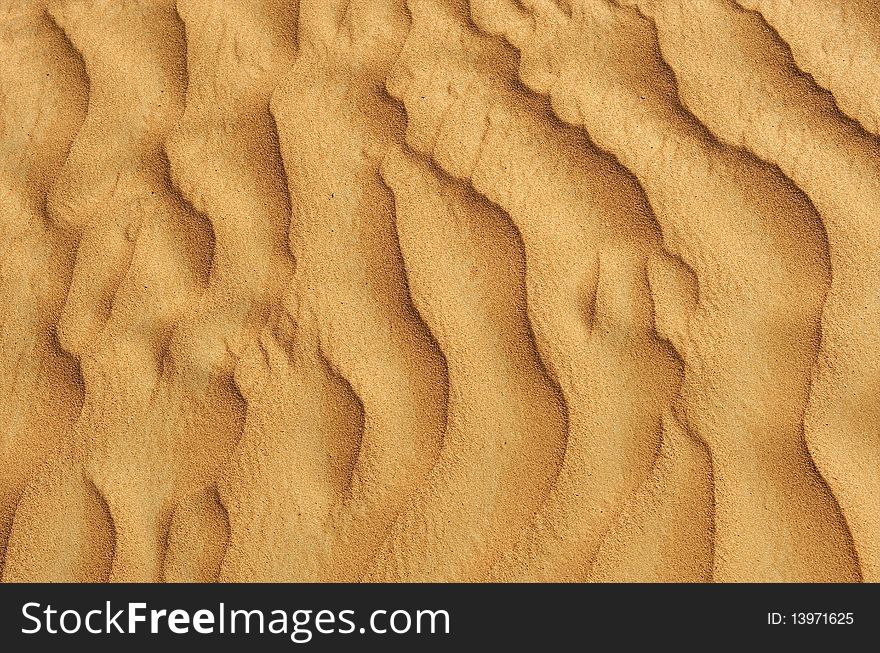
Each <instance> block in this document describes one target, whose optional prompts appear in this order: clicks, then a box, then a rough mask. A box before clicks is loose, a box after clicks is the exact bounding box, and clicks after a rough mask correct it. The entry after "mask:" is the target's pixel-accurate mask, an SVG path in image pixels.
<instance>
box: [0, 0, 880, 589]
mask: <svg viewBox="0 0 880 653" xmlns="http://www.w3.org/2000/svg"><path fill="white" fill-rule="evenodd" d="M871 9H872V6H871V3H870V2H869V1H868V0H864V1H862V0H858V1H856V2H852V3H850V2H844V1H843V0H822V1H821V2H819V3H817V11H816V12H815V13H813V12H810V11H798V10H797V9H796V8H795V6H794V5H792V4H791V3H785V2H777V1H775V0H761V1H754V2H752V1H745V0H740V1H739V2H733V0H695V1H691V0H688V1H684V0H626V1H618V2H612V1H611V0H568V1H565V2H562V1H556V0H520V1H515V0H470V1H465V0H408V1H406V2H404V0H379V1H376V0H344V1H343V0H332V1H329V2H328V1H326V0H323V1H318V0H315V1H310V0H299V1H297V0H233V1H230V2H221V1H220V0H177V1H175V0H153V1H149V2H148V1H146V0H142V1H134V2H124V3H123V2H117V1H115V0H34V1H28V0H0V47H2V49H3V54H4V57H3V60H2V61H3V63H2V64H0V128H2V134H3V138H2V145H0V153H2V154H0V174H2V177H3V181H4V183H3V184H2V191H0V201H2V203H3V208H4V211H3V217H2V218H0V220H2V222H0V225H2V226H0V306H2V307H3V312H2V314H0V374H2V376H0V380H2V381H3V384H4V385H3V387H4V390H5V393H4V396H3V398H2V400H0V420H2V422H0V429H2V430H0V465H2V468H0V574H2V579H3V580H6V581H16V580H19V581H21V580H71V581H87V580H99V581H103V580H110V581H171V582H173V581H212V580H224V581H269V580H282V581H290V580H301V581H346V580H365V581H419V580H428V581H510V580H518V581H535V580H546V581H574V582H577V581H586V580H589V581H604V582H614V581H686V582H705V581H713V580H714V581H858V580H871V581H873V580H878V573H880V548H878V547H880V511H878V507H877V506H878V505H880V474H878V471H880V437H878V433H880V413H878V410H880V409H878V406H877V400H876V399H875V398H874V396H873V392H872V389H873V387H874V385H875V384H876V380H877V379H878V378H880V367H878V366H880V341H878V336H877V335H876V332H875V330H874V329H873V324H874V323H876V322H877V320H875V319H873V318H874V317H875V314H876V313H877V311H878V310H880V303H878V300H877V297H878V296H880V295H878V293H877V290H878V284H880V277H878V273H877V265H876V263H877V260H878V258H877V253H878V243H877V237H876V236H875V234H876V233H880V230H878V229H876V226H877V225H876V224H875V222H876V221H877V218H876V216H877V215H878V209H880V163H878V162H880V158H878V154H880V152H878V142H880V141H878V140H877V139H878V120H880V117H878V111H880V109H878V108H877V107H876V97H875V96H876V93H872V92H871V91H870V89H872V88H873V87H874V86H876V84H873V85H872V83H873V82H876V80H877V76H878V75H880V68H878V62H877V61H876V52H875V51H874V50H875V48H872V47H871V44H873V43H875V42H876V41H877V39H878V38H880V31H878V25H877V21H876V20H875V19H874V18H873V13H872V12H871Z"/></svg>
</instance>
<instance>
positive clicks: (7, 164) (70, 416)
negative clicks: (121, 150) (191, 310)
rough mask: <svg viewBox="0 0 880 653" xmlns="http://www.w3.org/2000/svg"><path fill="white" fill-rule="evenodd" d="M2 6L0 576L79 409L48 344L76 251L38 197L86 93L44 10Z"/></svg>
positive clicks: (77, 394)
mask: <svg viewBox="0 0 880 653" xmlns="http://www.w3.org/2000/svg"><path fill="white" fill-rule="evenodd" d="M6 5H7V6H5V7H3V8H2V9H3V10H4V11H3V13H2V22H0V30H2V32H0V47H2V48H3V57H2V60H3V66H2V68H0V88H2V89H3V90H2V92H0V116H2V117H0V121H2V146H0V178H2V180H3V182H2V188H3V190H2V194H0V205H2V211H0V214H2V218H0V220H2V223H0V386H2V388H3V396H2V399H0V423H2V430H0V470H2V472H0V576H2V575H3V563H4V560H5V557H6V556H5V553H6V545H7V541H8V538H9V535H10V532H11V529H12V521H13V516H14V513H15V509H16V507H17V506H18V504H19V502H20V501H21V497H22V493H23V492H24V491H25V488H26V486H27V484H28V483H29V482H30V481H32V480H33V479H34V477H35V476H36V475H37V474H38V473H39V472H40V471H41V470H42V468H43V467H44V466H45V465H46V464H47V463H48V462H49V460H50V459H51V458H52V457H54V456H55V455H56V453H57V449H58V447H59V445H60V443H61V441H62V440H63V439H64V438H65V436H66V434H68V433H69V432H70V429H71V427H72V424H73V421H74V419H75V418H76V415H77V413H78V412H79V409H80V406H81V404H82V382H81V379H80V377H79V370H78V367H77V365H76V362H75V361H74V360H72V359H71V358H70V357H68V356H67V355H65V353H64V352H63V351H61V349H60V347H59V346H58V342H57V340H56V338H55V324H56V322H57V321H58V317H59V314H60V311H61V306H62V304H63V302H64V298H65V295H66V293H67V286H68V283H69V279H70V271H71V268H72V264H73V257H74V253H75V250H74V247H73V243H72V242H71V241H70V239H69V238H68V237H67V236H66V234H64V233H63V232H62V231H61V230H59V229H58V228H57V226H56V225H54V224H53V223H52V220H51V217H50V216H49V215H48V214H47V211H46V198H47V194H48V192H49V189H50V187H51V184H52V180H53V179H54V177H55V175H57V174H58V171H59V170H60V169H61V167H62V165H63V163H64V160H65V159H66V158H67V153H68V151H69V148H70V144H71V142H72V140H73V138H74V136H75V135H76V133H77V131H78V130H79V128H80V125H81V123H82V120H83V116H84V114H85V108H86V97H87V95H88V79H87V78H86V76H85V71H84V69H83V64H82V61H81V59H80V58H79V56H78V55H77V53H76V52H74V51H71V49H70V47H69V44H68V42H67V40H66V38H65V37H64V35H63V32H61V31H60V30H59V29H58V27H57V26H56V25H55V24H54V22H53V21H52V20H51V18H50V17H49V16H48V15H46V13H45V7H43V6H41V5H40V4H39V3H17V2H16V3H6ZM34 90H36V91H37V92H36V93H35V92H34Z"/></svg>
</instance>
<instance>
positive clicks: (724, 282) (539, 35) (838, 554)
mask: <svg viewBox="0 0 880 653" xmlns="http://www.w3.org/2000/svg"><path fill="white" fill-rule="evenodd" d="M474 4H477V3H474ZM539 4H540V3H539ZM575 16H576V19H575V20H571V21H568V20H566V19H564V18H561V17H560V16H559V15H558V14H552V13H550V12H547V11H544V10H542V9H541V8H540V7H539V8H538V10H537V13H536V14H535V15H534V17H533V18H534V20H535V25H536V26H537V27H536V28H535V29H534V31H533V32H532V33H531V34H530V35H528V34H529V33H528V31H527V30H529V29H530V26H529V25H528V24H525V25H524V24H522V23H513V22H509V23H508V24H506V25H504V24H501V23H498V22H496V24H495V29H504V31H505V33H506V34H507V36H508V37H509V38H511V39H512V40H513V41H514V42H515V44H516V45H518V46H519V47H520V48H521V49H522V75H523V79H524V81H525V82H526V84H528V85H530V86H532V87H533V88H535V90H537V91H539V92H546V93H549V94H550V96H551V99H552V101H553V103H554V109H555V110H556V111H557V113H559V114H560V115H561V116H562V117H564V118H567V119H569V120H574V121H575V122H579V123H581V124H583V125H584V126H585V128H586V129H587V130H588V132H589V133H590V135H591V136H592V137H593V139H594V140H595V141H596V142H597V143H598V144H599V145H600V146H601V147H603V148H604V149H607V150H609V151H611V152H612V153H614V154H615V155H616V156H617V157H618V158H619V159H620V161H621V162H622V163H623V164H624V165H626V166H627V167H628V168H629V169H630V170H632V171H633V173H634V174H635V175H636V177H637V178H638V179H639V181H640V183H641V185H642V186H643V188H644V189H645V192H646V193H647V197H648V199H649V201H650V202H651V205H652V207H653V209H654V212H655V214H656V216H657V219H658V221H659V222H660V225H661V228H662V229H663V235H664V242H665V243H666V245H667V246H668V247H669V248H670V250H671V251H672V252H673V253H675V254H677V255H680V256H681V258H682V259H683V260H684V261H685V262H686V263H687V264H688V265H689V266H690V267H691V268H692V269H693V270H694V272H695V274H696V277H697V280H698V283H699V288H700V297H699V303H698V304H697V305H696V307H695V310H694V311H693V312H692V313H686V312H682V311H681V310H680V309H681V307H682V305H683V304H682V302H681V298H679V297H676V294H677V293H676V289H675V288H674V287H673V286H669V285H668V284H669V280H668V277H669V272H670V270H669V266H667V265H657V264H655V265H652V270H651V286H652V291H653V294H654V298H655V303H656V305H657V312H658V319H659V321H660V322H661V323H665V324H666V326H667V329H672V332H673V333H669V334H668V335H670V337H671V338H672V339H673V344H674V346H675V347H676V349H677V350H678V351H679V352H680V353H681V355H682V357H683V359H684V361H685V380H684V385H683V388H682V400H681V402H679V405H678V409H679V412H680V414H681V416H682V418H683V419H684V421H685V422H686V423H687V424H688V425H689V426H690V427H691V428H693V430H694V432H695V433H696V434H697V435H699V437H701V438H703V439H704V440H705V441H706V443H707V444H708V445H709V448H710V451H711V453H712V458H713V470H714V473H715V501H716V510H715V522H716V530H715V533H716V546H715V558H716V560H715V577H716V578H717V579H720V580H724V579H726V578H765V579H766V578H776V579H779V580H782V579H795V578H801V579H816V580H823V579H825V580H831V579H853V578H858V568H857V566H856V564H855V560H854V557H853V555H852V550H851V547H850V545H849V542H848V540H847V534H846V527H845V525H844V523H843V521H842V519H841V518H840V516H839V512H838V510H837V505H836V503H835V502H834V500H833V498H832V497H831V496H830V495H829V494H828V491H827V488H826V487H825V486H824V484H823V482H822V479H821V477H819V476H818V475H817V474H816V473H815V469H814V468H813V466H812V464H811V461H810V460H809V455H808V454H807V452H806V448H805V445H804V442H803V425H802V419H801V416H802V414H803V407H804V405H805V402H806V398H807V391H808V388H809V383H810V375H811V370H812V367H813V363H814V360H815V357H816V349H817V344H818V338H819V315H820V311H821V307H822V303H823V299H824V294H825V289H826V287H827V284H828V270H827V268H828V263H827V260H826V256H827V254H826V252H825V248H824V244H825V243H824V236H823V234H822V230H821V223H820V222H819V220H818V217H817V216H816V215H815V213H814V212H813V211H812V210H811V206H810V204H809V202H807V201H806V200H805V199H804V198H803V196H802V195H800V194H799V193H798V192H797V189H795V188H792V187H791V186H790V185H789V184H787V183H786V180H785V179H784V178H783V177H782V176H781V175H779V174H778V173H776V172H775V171H774V170H773V169H771V168H768V167H766V166H764V165H762V164H761V163H760V162H759V161H756V160H754V159H752V158H750V157H749V156H747V155H744V154H743V152H742V151H741V150H734V149H732V148H728V147H725V146H723V145H721V144H720V143H718V142H717V141H715V140H714V139H712V138H711V136H710V135H709V134H708V133H707V132H706V131H705V129H704V128H703V127H702V126H701V125H700V124H699V123H697V122H696V121H695V120H694V119H693V117H692V116H691V115H690V114H689V113H688V112H687V111H685V110H684V109H683V108H682V107H681V105H680V104H679V103H678V100H677V96H678V87H677V86H676V81H675V79H674V77H672V75H671V74H670V72H669V70H668V69H667V68H666V66H665V63H664V61H663V59H662V57H661V56H660V52H659V49H658V46H657V42H656V38H655V35H654V29H653V25H652V24H651V23H650V22H648V21H646V20H645V19H644V18H643V17H642V16H641V15H640V14H638V13H635V12H632V11H630V10H624V9H622V8H619V7H617V6H615V5H611V4H608V3H605V2H600V1H598V0H597V1H595V2H593V1H590V2H586V1H585V2H582V3H580V9H579V11H576V12H575ZM511 20H513V19H511ZM487 27H490V28H491V27H492V26H491V25H487ZM550 44H553V48H552V52H553V57H552V59H550V58H549V56H548V54H547V50H546V49H547V48H549V47H550ZM616 71H619V72H616ZM771 197H772V198H773V199H772V200H771V199H770V198H771ZM781 218H782V219H781ZM746 252H748V255H745V253H746ZM740 254H743V255H740ZM672 307H675V310H673V311H672V312H671V314H670V313H669V309H670V308H672ZM665 313H666V315H664V314H665ZM674 334H679V335H678V337H676V336H675V335H674ZM783 352H784V353H783ZM758 361H760V363H758ZM756 365H757V366H758V367H757V368H756V367H755V366H756ZM756 369H760V372H758V373H756ZM817 522H820V523H822V524H823V525H824V527H823V528H821V529H816V528H815V524H816V523H817ZM807 541H810V542H812V544H811V546H809V547H807V546H805V545H804V542H807ZM817 558H821V560H822V564H816V559H817Z"/></svg>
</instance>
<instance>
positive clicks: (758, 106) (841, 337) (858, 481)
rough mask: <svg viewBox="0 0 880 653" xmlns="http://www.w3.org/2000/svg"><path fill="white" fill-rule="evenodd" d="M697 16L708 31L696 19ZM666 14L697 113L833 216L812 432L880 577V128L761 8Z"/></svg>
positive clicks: (671, 44) (673, 52)
mask: <svg viewBox="0 0 880 653" xmlns="http://www.w3.org/2000/svg"><path fill="white" fill-rule="evenodd" d="M696 22H699V23H700V24H701V25H702V26H703V29H702V30H701V31H696V30H689V29H688V28H687V26H688V25H690V24H695V23H696ZM657 23H658V29H659V30H660V36H661V43H662V46H663V48H664V52H665V53H666V55H667V57H668V59H669V60H670V62H671V63H672V65H673V66H674V67H675V68H676V72H677V74H678V75H679V78H680V79H681V80H682V93H683V97H684V99H685V101H686V102H687V103H688V105H689V106H690V107H691V108H692V110H693V111H695V112H696V113H698V114H699V115H700V117H701V119H703V120H704V121H705V122H706V123H707V124H708V125H710V126H711V127H712V129H713V130H714V131H715V132H716V133H718V134H719V135H720V136H721V137H722V138H724V139H726V140H729V141H731V142H736V143H742V144H744V145H745V146H746V147H748V148H749V149H750V150H752V151H754V152H756V153H757V154H758V155H760V156H761V157H763V158H765V159H766V160H768V161H772V162H773V163H775V164H777V165H778V166H779V167H780V168H781V169H782V170H783V171H784V172H785V173H786V174H788V175H789V176H790V177H791V178H792V179H793V180H794V181H795V182H796V183H797V184H798V185H799V186H800V187H801V188H802V189H804V191H805V192H806V193H807V194H808V196H809V197H810V199H811V200H812V202H813V204H814V205H815V206H816V208H817V209H818V211H819V212H820V214H821V216H822V219H823V221H824V224H825V228H826V230H827V234H828V241H829V246H830V255H831V263H832V271H833V282H832V284H831V287H830V291H829V294H828V299H827V302H826V304H825V310H824V314H823V322H822V327H823V329H822V353H821V355H820V357H819V360H818V365H817V369H816V373H815V376H814V379H813V383H812V392H811V396H810V402H809V405H808V407H807V413H806V417H805V428H806V437H807V441H808V442H809V445H810V450H811V452H812V453H813V455H814V457H815V458H816V464H817V466H818V468H819V470H820V471H821V472H822V474H823V475H824V476H825V478H826V479H827V481H828V484H829V485H830V487H831V489H832V490H833V491H834V494H835V496H836V497H837V500H838V501H839V503H840V504H841V509H842V510H843V513H844V515H845V516H846V519H847V522H848V524H849V527H850V529H851V531H852V535H853V537H854V538H855V543H856V548H857V550H858V554H859V557H860V559H861V563H862V566H863V571H864V573H865V575H866V577H869V578H876V577H877V569H878V563H880V559H878V557H877V556H878V549H877V541H878V533H880V522H878V521H877V516H876V510H874V509H873V508H872V507H871V506H874V505H876V504H877V502H878V501H880V481H878V476H877V473H876V470H877V469H878V465H880V440H878V437H877V433H878V428H880V423H878V409H880V404H878V402H877V400H876V399H875V398H874V397H872V396H871V393H870V392H868V391H867V388H870V387H873V385H874V384H876V382H877V379H878V378H880V357H878V351H880V340H878V336H877V334H876V333H875V331H874V330H873V329H865V328H863V325H865V324H871V323H873V322H874V321H875V320H876V319H877V317H878V314H880V303H878V301H877V297H878V292H877V291H878V288H880V276H878V273H877V260H878V254H880V241H878V238H877V233H878V230H877V228H876V223H877V215H878V211H880V163H878V161H880V158H878V154H880V148H878V145H877V142H876V140H875V139H874V138H873V137H872V136H870V135H867V134H865V133H864V132H863V131H862V129H861V128H859V127H858V126H857V125H855V124H853V123H851V122H850V121H848V120H845V119H841V116H840V114H839V112H838V110H837V108H836V106H835V105H834V102H833V99H832V98H830V97H829V96H828V95H827V93H825V92H823V91H822V90H821V89H819V88H817V87H816V85H815V83H814V82H813V80H811V79H810V78H808V77H806V76H803V75H800V76H798V75H795V74H792V70H793V62H792V61H791V56H790V53H789V52H787V51H786V50H785V49H784V48H782V47H780V45H779V43H778V42H777V41H775V40H774V39H773V37H772V35H771V34H768V33H767V31H766V29H765V27H764V25H763V24H762V23H761V21H760V19H759V18H758V17H757V16H755V15H754V14H752V13H748V12H743V11H740V10H738V9H737V8H735V7H731V6H730V5H729V4H727V3H722V2H719V1H712V2H709V1H708V0H707V1H705V2H701V3H698V4H696V5H693V6H690V5H689V6H687V7H684V6H678V5H676V4H675V3H668V6H665V8H664V10H663V11H658V13H657ZM709 34H711V35H712V36H711V38H707V37H708V35H709ZM685 52H686V53H687V54H686V55H685ZM702 62H711V65H708V66H706V65H701V63H702ZM707 71H711V72H710V73H709V74H707ZM743 71H748V79H749V81H750V84H754V83H755V82H757V83H758V84H760V88H762V89H763V90H764V92H762V93H761V94H760V95H759V94H757V93H754V92H749V91H748V90H747V89H748V88H756V87H755V86H748V87H747V86H745V85H744V84H743V83H742V82H743V80H744V73H743ZM734 89H736V90H734ZM725 93H731V95H725ZM710 97H711V98H712V99H711V100H710V99H709V98H710ZM719 98H722V100H719ZM733 107H735V111H732V110H731V109H732V108H733ZM829 170H834V174H827V171H829ZM844 470H846V471H844Z"/></svg>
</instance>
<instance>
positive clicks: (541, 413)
mask: <svg viewBox="0 0 880 653" xmlns="http://www.w3.org/2000/svg"><path fill="white" fill-rule="evenodd" d="M381 173H382V177H383V179H384V180H385V182H386V183H387V184H388V185H389V186H390V188H391V189H392V190H393V192H394V197H395V205H396V216H397V219H396V225H397V232H398V234H399V237H400V244H401V250H402V253H403V259H404V263H405V266H406V271H407V275H408V278H409V280H410V287H411V289H412V292H413V296H414V301H415V305H416V307H417V308H418V310H419V311H420V313H421V314H422V315H423V316H425V319H426V321H427V322H428V324H429V326H430V328H431V330H432V333H433V334H434V336H435V337H436V339H437V341H438V342H439V344H440V348H441V350H442V351H443V353H444V356H445V359H446V361H447V365H448V369H449V404H448V418H447V424H446V431H445V433H444V436H443V447H442V449H441V451H440V459H439V462H438V463H437V465H436V466H435V467H434V469H433V470H432V473H431V476H430V478H429V479H428V482H427V484H426V486H425V487H424V488H423V489H422V490H421V491H420V492H419V493H418V494H417V495H415V496H414V497H413V499H412V502H411V504H410V505H409V506H408V507H407V510H406V511H405V512H404V514H403V515H401V517H400V518H399V519H398V520H397V522H396V524H395V526H394V528H393V530H392V532H391V535H390V537H389V539H388V540H387V541H386V542H385V544H384V546H383V548H382V551H381V552H380V556H379V560H378V562H377V565H376V568H375V569H374V570H373V572H372V573H371V574H370V576H369V578H371V579H381V580H411V581H417V580H421V581H425V580H427V581H437V580H444V579H446V580H459V581H466V580H474V579H478V580H479V579H485V578H487V577H488V572H489V568H490V566H491V564H492V562H493V561H495V560H497V559H498V558H499V557H500V555H501V554H502V553H503V552H504V551H506V550H509V549H510V548H511V547H512V546H513V545H514V544H515V542H516V539H517V537H518V534H519V533H520V531H521V529H522V528H523V527H524V526H525V525H526V524H527V523H528V520H529V517H530V516H531V514H532V512H534V511H535V510H536V509H537V508H538V506H539V505H540V503H541V501H542V499H543V498H544V497H545V496H546V494H547V492H548V489H549V487H550V485H551V483H552V481H553V479H554V478H555V477H556V474H557V471H558V468H559V463H560V461H561V453H562V450H563V445H564V438H565V411H564V405H563V403H562V401H561V397H559V396H558V394H557V391H556V390H555V388H554V387H553V385H552V384H551V382H550V380H549V379H548V378H547V376H546V375H545V374H544V373H543V370H542V366H541V364H540V361H539V359H538V353H537V351H536V350H535V348H534V346H533V345H532V337H531V333H530V327H529V324H528V318H527V316H526V307H525V288H524V267H525V260H524V257H523V253H522V245H521V242H520V239H519V236H518V234H517V232H516V231H515V230H514V229H513V226H512V225H511V224H510V223H509V221H508V220H507V219H506V216H504V214H503V213H501V212H500V211H498V209H496V208H494V207H491V206H490V205H489V204H488V203H486V202H485V201H484V200H478V199H477V198H476V197H474V196H473V195H471V194H470V193H468V192H467V190H466V189H464V188H462V187H461V186H460V185H457V184H454V183H452V182H449V181H447V180H444V179H443V178H442V177H439V176H438V175H437V173H436V172H435V171H434V170H432V168H431V167H430V166H428V165H426V164H425V163H423V162H419V161H417V160H416V159H415V158H414V157H413V156H412V155H411V154H409V153H407V152H405V151H404V150H392V151H391V152H389V154H388V155H387V156H386V158H385V160H384V161H383V163H382V168H381ZM438 261H441V262H440V264H439V265H438V264H437V262H438ZM524 479H527V482H523V480H524Z"/></svg>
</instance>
